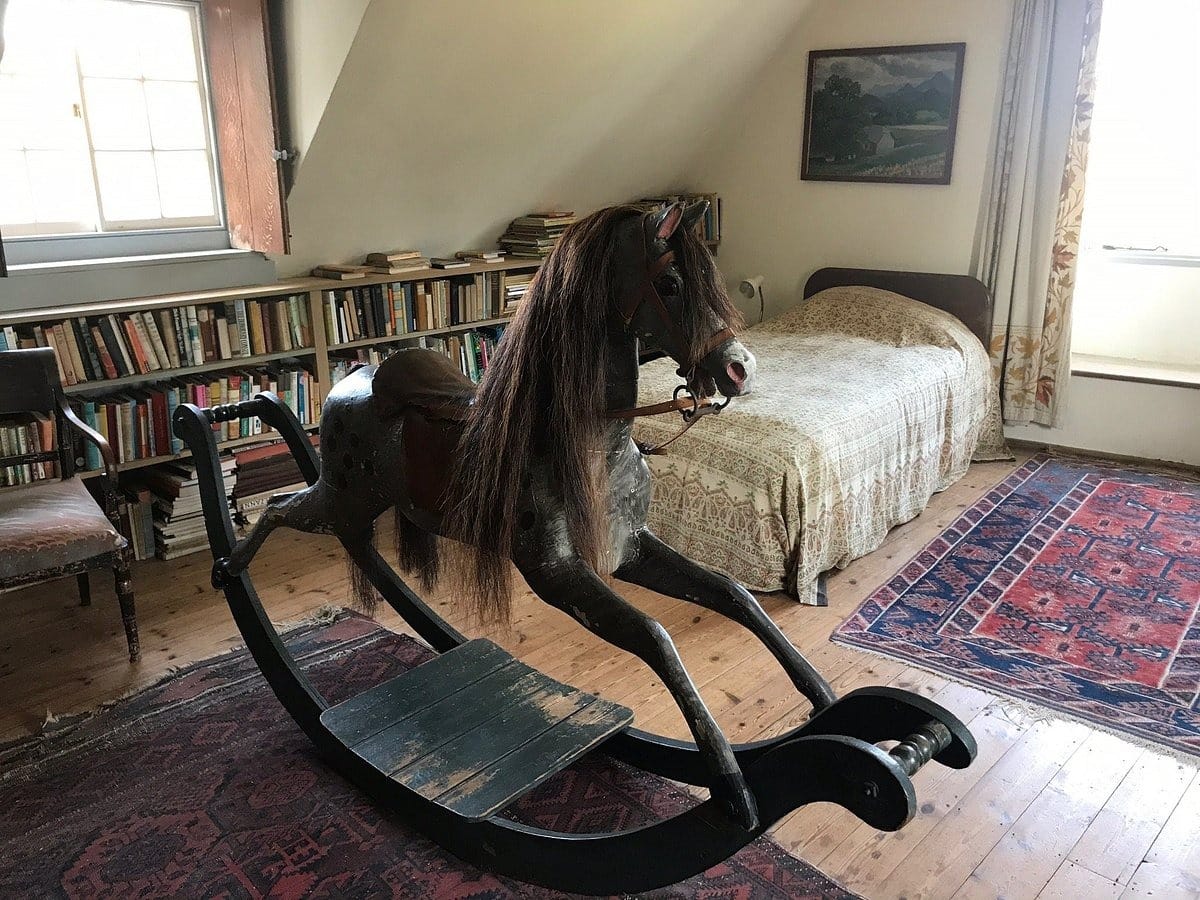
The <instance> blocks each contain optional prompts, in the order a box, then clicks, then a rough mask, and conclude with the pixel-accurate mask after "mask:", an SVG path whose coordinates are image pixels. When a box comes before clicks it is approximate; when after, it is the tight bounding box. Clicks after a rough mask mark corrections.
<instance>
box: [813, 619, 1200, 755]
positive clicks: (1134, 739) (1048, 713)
mask: <svg viewBox="0 0 1200 900" xmlns="http://www.w3.org/2000/svg"><path fill="white" fill-rule="evenodd" d="M829 640H830V642H831V643H834V644H837V645H838V646H840V647H847V648H849V649H851V650H857V651H858V652H859V653H865V654H866V655H867V656H875V657H878V658H879V659H886V660H889V661H890V662H898V663H901V664H903V665H906V666H912V667H913V668H914V669H918V670H920V671H922V672H927V673H929V674H930V675H937V676H939V677H941V678H945V679H947V680H949V681H952V682H954V683H955V684H961V685H963V686H964V687H969V688H972V689H973V690H977V691H979V692H980V693H982V694H987V695H988V696H989V697H991V698H993V702H992V703H989V704H988V705H987V706H986V707H985V708H984V711H986V710H988V709H992V708H993V707H994V708H996V709H997V710H999V711H1000V712H1002V713H1004V715H1005V716H1007V717H1008V720H1009V722H1011V723H1012V724H1014V725H1017V726H1020V727H1023V728H1027V729H1028V728H1032V727H1033V726H1034V725H1036V724H1037V723H1038V722H1055V721H1059V722H1072V723H1074V724H1076V725H1083V726H1085V727H1087V728H1094V729H1096V731H1100V732H1103V733H1104V734H1108V735H1111V736H1112V737H1115V738H1120V739H1121V740H1123V741H1127V742H1129V743H1130V744H1133V745H1134V746H1135V747H1140V748H1141V749H1143V750H1149V751H1151V752H1153V753H1161V754H1162V755H1163V756H1168V757H1170V758H1171V759H1174V760H1175V761H1176V762H1178V763H1183V764H1185V765H1190V766H1197V765H1200V756H1196V755H1195V754H1192V753H1188V752H1187V751H1186V750H1179V749H1177V748H1175V747H1168V746H1167V745H1165V744H1160V743H1158V742H1156V741H1152V740H1150V739H1149V738H1144V737H1141V736H1139V735H1136V734H1130V733H1129V732H1127V731H1122V730H1120V729H1119V728H1114V727H1113V726H1111V725H1105V724H1104V723H1102V722H1095V721H1093V720H1091V719H1088V718H1086V717H1085V716H1080V715H1077V714H1075V713H1070V712H1067V711H1065V710H1060V709H1055V708H1054V707H1052V706H1042V705H1041V704H1039V703H1034V702H1033V701H1032V700H1023V699H1021V698H1019V697H1013V696H1011V695H1009V694H999V693H996V691H994V690H989V689H988V688H985V687H983V686H981V685H978V684H975V683H974V682H972V681H968V680H966V679H964V678H962V677H959V676H957V675H956V674H955V673H953V672H946V671H944V670H942V669H938V668H936V667H934V666H932V665H922V664H921V663H918V662H914V661H912V660H911V659H904V658H902V657H899V656H892V655H891V654H890V653H883V652H882V651H879V650H874V649H872V648H870V647H862V646H859V645H858V644H856V643H854V642H852V641H847V640H845V639H841V638H839V637H837V636H836V635H833V634H831V635H830V636H829ZM950 712H954V710H950ZM982 714H983V711H981V712H980V715H982Z"/></svg>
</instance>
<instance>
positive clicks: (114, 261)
mask: <svg viewBox="0 0 1200 900" xmlns="http://www.w3.org/2000/svg"><path fill="white" fill-rule="evenodd" d="M253 253H254V251H253V250H196V251H191V252H188V253H152V254H147V255H145V256H112V257H108V258H106V259H68V260H63V261H62V262H42V263H25V264H20V265H10V266H9V267H8V275H9V277H10V278H14V277H15V278H19V277H21V276H22V275H50V274H53V273H56V272H93V271H96V270H98V269H123V268H133V267H142V266H169V265H176V264H179V263H192V262H233V261H236V260H238V259H245V258H247V257H249V256H251V255H253Z"/></svg>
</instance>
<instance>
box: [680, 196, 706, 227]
mask: <svg viewBox="0 0 1200 900" xmlns="http://www.w3.org/2000/svg"><path fill="white" fill-rule="evenodd" d="M706 212H708V201H707V200H697V201H696V202H695V203H689V204H688V208H687V209H685V210H684V211H683V227H684V228H688V229H691V228H693V227H695V225H696V223H697V222H699V221H700V220H701V219H702V218H704V214H705V213H706Z"/></svg>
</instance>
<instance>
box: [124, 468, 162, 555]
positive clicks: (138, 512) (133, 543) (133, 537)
mask: <svg viewBox="0 0 1200 900" xmlns="http://www.w3.org/2000/svg"><path fill="white" fill-rule="evenodd" d="M122 487H123V491H122V497H121V501H120V506H119V508H118V512H119V514H120V517H121V533H122V534H123V535H125V537H126V538H127V539H128V540H129V549H130V551H131V552H132V553H133V558H134V559H151V558H152V557H153V556H154V495H153V494H152V493H151V492H150V489H149V488H147V487H145V486H144V485H137V484H128V485H123V486H122Z"/></svg>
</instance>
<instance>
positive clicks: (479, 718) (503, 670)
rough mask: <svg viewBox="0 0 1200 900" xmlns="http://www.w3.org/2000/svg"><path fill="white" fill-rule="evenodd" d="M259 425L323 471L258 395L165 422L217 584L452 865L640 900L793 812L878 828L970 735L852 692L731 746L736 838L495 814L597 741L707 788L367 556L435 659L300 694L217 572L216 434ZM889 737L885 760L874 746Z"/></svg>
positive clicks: (289, 690)
mask: <svg viewBox="0 0 1200 900" xmlns="http://www.w3.org/2000/svg"><path fill="white" fill-rule="evenodd" d="M249 416H259V417H260V418H261V419H262V420H263V421H264V422H266V423H267V424H269V425H271V426H273V427H274V428H276V429H278V431H279V432H280V434H281V435H282V437H283V438H284V439H285V440H286V441H287V443H288V447H289V449H290V450H291V452H292V454H293V455H294V456H295V458H296V461H297V463H298V464H299V466H300V471H301V473H302V474H303V475H304V477H305V478H306V479H307V480H308V482H309V483H310V484H312V483H313V482H315V481H316V480H317V478H318V476H319V472H320V468H319V467H320V463H319V460H318V457H317V454H316V452H315V451H314V450H313V448H312V446H311V445H310V444H309V443H308V440H307V439H306V435H305V434H304V431H303V430H302V428H301V426H300V423H299V422H298V421H297V420H296V418H295V416H294V415H293V414H292V412H291V410H290V409H288V408H287V407H286V406H284V405H283V404H282V403H281V402H279V400H278V399H277V398H276V397H274V396H273V395H271V394H259V395H258V396H256V397H255V398H254V399H253V400H249V401H245V402H242V403H237V404H233V405H231V406H223V407H215V408H213V409H199V408H197V407H195V406H191V405H185V406H181V407H179V409H177V410H176V412H175V417H174V423H173V424H174V429H175V433H176V435H178V436H179V437H180V438H181V439H182V440H183V441H184V442H185V443H187V445H188V447H189V448H190V449H191V451H192V455H193V457H194V458H195V461H196V467H197V473H198V477H199V481H200V493H201V500H202V503H203V506H204V517H205V523H206V526H207V529H208V538H209V543H210V544H211V546H212V552H213V558H214V561H215V563H216V565H215V566H214V575H215V578H214V582H216V583H217V585H216V586H218V587H220V588H222V589H223V590H224V591H225V596H226V598H227V600H228V601H229V608H230V610H231V611H232V613H233V618H234V620H235V622H236V623H237V626H238V628H239V629H240V630H241V632H242V636H243V637H244V638H245V641H246V647H247V649H248V650H249V651H250V653H251V654H252V655H253V656H254V658H255V660H256V661H257V662H258V665H259V667H260V668H261V669H262V672H263V675H264V676H265V677H266V679H267V681H268V683H269V684H270V685H271V688H272V690H273V691H274V692H275V695H276V697H278V698H279V701H280V702H281V703H282V704H283V705H284V707H285V708H286V709H287V711H288V713H289V714H290V715H291V716H292V718H294V719H295V720H296V723H297V724H298V725H299V726H300V728H301V729H302V730H303V731H304V732H305V734H307V735H308V737H309V738H310V739H311V740H312V741H313V743H314V744H315V745H316V746H317V748H318V749H319V750H320V751H321V753H322V754H323V755H324V756H325V757H326V759H327V760H328V761H329V763H330V764H331V765H332V766H333V767H334V768H335V769H337V770H338V771H339V772H341V773H342V774H343V775H345V776H346V777H347V778H349V779H351V780H352V781H354V782H355V783H356V784H357V785H359V787H360V788H361V789H362V790H364V791H365V792H366V793H367V794H368V795H370V796H371V797H373V798H374V799H375V800H377V801H378V802H380V803H384V804H387V805H388V806H390V807H392V808H394V809H395V810H396V811H398V812H399V813H400V814H401V815H403V816H404V817H405V819H406V820H407V821H408V822H409V823H410V824H411V825H412V827H414V828H417V829H418V830H420V831H421V832H423V833H424V834H426V835H428V836H429V837H430V838H431V839H433V840H435V841H437V842H438V843H439V844H441V845H442V846H443V847H445V848H446V849H448V850H449V851H450V852H452V853H454V854H455V855H456V856H459V857H460V858H462V859H464V860H467V861H468V862H470V863H473V864H474V865H477V866H479V867H481V868H484V869H487V870H490V871H493V872H497V873H500V874H503V875H507V876H511V877H513V878H518V879H521V880H524V881H529V882H533V883H536V884H541V885H545V886H547V887H551V888H555V889H558V890H564V891H575V892H579V893H586V894H617V893H633V892H639V891H647V890H652V889H654V888H657V887H662V886H664V885H668V884H673V883H675V882H677V881H681V880H683V879H685V878H689V877H691V876H692V875H695V874H697V873H699V872H703V871H704V870H705V869H708V868H710V867H712V866H713V865H716V864H717V863H719V862H722V861H723V860H725V859H728V858H729V857H730V856H732V855H733V854H734V853H736V852H737V851H738V850H739V849H741V848H742V847H743V846H745V845H746V844H748V843H749V842H750V841H752V840H754V839H755V838H756V837H758V836H759V835H760V834H762V833H763V832H764V831H766V830H767V828H768V827H770V826H771V825H773V824H774V823H775V822H778V821H779V820H780V819H781V818H782V817H783V816H785V815H787V814H788V813H790V812H792V811H793V810H795V809H798V808H799V807H801V806H804V805H806V804H808V803H815V802H819V801H827V802H832V803H837V804H839V805H841V806H843V807H845V808H846V809H848V810H850V811H851V812H853V813H854V814H855V815H856V816H858V817H859V818H860V819H862V820H863V821H864V822H866V823H868V824H870V825H872V826H873V827H875V828H879V829H881V830H885V831H893V830H896V829H898V828H900V827H902V826H903V825H904V824H905V823H907V822H908V821H909V819H911V818H912V816H913V814H914V813H915V811H916V796H915V794H914V791H913V786H912V781H911V779H910V776H911V775H913V774H914V773H915V772H916V771H917V770H918V769H919V768H920V767H921V766H922V765H924V764H925V763H926V762H928V761H929V760H930V759H932V760H934V761H936V762H938V763H940V764H942V765H946V766H950V767H953V768H965V767H966V766H967V765H969V764H970V763H971V761H972V760H973V759H974V758H975V740H974V738H973V737H972V736H971V733H970V732H969V731H968V730H967V728H966V726H965V725H963V724H962V722H960V721H959V720H958V719H957V718H955V716H954V715H952V714H951V713H950V712H948V711H947V710H945V709H943V708H942V707H940V706H938V705H937V704H936V703H933V702H932V701H930V700H927V699H925V698H923V697H920V696H918V695H916V694H911V693H909V692H907V691H901V690H896V689H893V688H862V689H859V690H857V691H853V692H851V693H849V694H847V695H846V696H844V697H842V698H841V699H839V700H837V701H836V702H834V703H833V705H832V706H830V707H828V708H827V709H825V710H823V711H822V712H821V713H819V714H818V715H816V716H814V717H813V718H811V719H810V720H809V721H808V722H806V723H805V724H804V725H802V726H800V727H798V728H795V729H793V730H792V731H789V732H788V733H786V734H782V735H779V736H778V737H775V738H771V739H770V740H765V741H757V742H754V743H749V744H740V745H735V748H734V751H735V754H736V756H737V759H738V762H739V764H740V765H741V767H742V770H743V772H744V774H745V776H746V779H747V781H748V783H749V785H750V788H751V790H752V791H753V793H754V796H755V799H756V800H757V803H758V811H759V818H760V822H761V825H760V826H759V827H758V828H756V829H754V830H751V831H747V830H745V829H743V828H741V827H740V826H738V825H737V824H736V823H734V822H732V821H731V820H730V819H729V818H728V817H727V816H726V815H725V813H724V812H723V808H722V807H721V805H720V804H719V803H718V802H717V801H715V800H707V801H704V802H698V803H697V804H696V805H695V806H694V807H692V808H690V809H688V810H686V811H684V812H682V813H680V814H679V815H676V816H674V817H672V818H669V819H665V820H663V821H660V822H655V823H653V824H651V825H647V826H644V827H642V828H635V829H631V830H629V831H623V832H618V833H608V834H564V833H557V832H549V831H545V830H542V829H539V828H534V827H531V826H527V825H522V824H519V823H517V822H513V821H511V820H509V819H505V818H502V817H501V815H500V813H501V812H502V810H503V808H504V807H505V806H507V805H508V804H509V803H511V802H512V801H513V800H515V799H516V798H517V797H519V796H521V795H522V794H524V793H525V792H527V791H529V790H531V789H532V788H533V787H534V786H536V785H537V784H540V783H541V782H542V781H544V780H545V779H546V778H547V777H549V776H550V775H552V774H554V773H555V772H557V771H560V770H561V769H562V768H564V767H565V766H567V765H569V764H570V763H571V762H573V761H574V760H576V759H578V758H579V757H580V756H581V755H583V754H584V753H587V752H589V751H591V750H593V749H596V748H597V747H600V748H601V752H604V753H606V754H608V755H610V756H613V757H616V758H618V759H622V760H625V761H626V762H629V763H631V764H632V765H634V766H637V767H639V768H641V769H644V770H646V771H649V772H654V773H657V774H659V775H663V776H665V777H667V778H671V779H674V780H677V781H682V782H686V783H689V784H696V785H705V784H707V779H708V772H707V769H706V768H705V766H704V764H703V761H702V760H701V758H700V753H699V751H698V750H697V748H696V745H695V744H693V743H691V742H688V741H678V740H673V739H670V738H665V737H661V736H659V735H654V734H649V733H647V732H643V731H639V730H637V729H634V728H630V727H628V724H629V722H630V721H631V719H632V714H631V713H630V712H629V710H627V709H625V708H624V707H621V706H618V705H617V704H614V703H609V702H607V701H604V700H600V699H598V698H596V697H593V696H591V695H589V694H585V693H583V692H582V691H578V690H577V689H575V688H572V687H570V686H569V685H563V684H561V683H559V682H556V681H554V680H553V679H551V678H549V677H547V676H545V675H543V674H542V673H540V672H537V671H536V670H534V669H530V668H529V667H528V666H525V665H524V664H523V663H520V662H519V661H517V660H514V659H513V658H512V657H511V656H509V655H508V654H507V653H505V652H504V651H503V650H501V649H500V648H499V647H496V646H495V645H494V644H491V643H490V642H487V641H468V640H467V638H466V637H465V636H463V635H462V634H460V633H459V632H458V631H457V630H455V629H454V628H453V626H451V625H450V624H449V623H447V622H446V621H445V620H443V619H442V618H441V617H440V616H438V615H437V614H436V613H435V612H433V610H431V609H430V608H429V607H428V606H427V605H426V604H425V603H424V602H423V601H422V600H421V598H420V597H418V596H417V595H416V594H414V593H413V592H412V591H411V590H410V589H409V587H408V586H407V585H406V584H405V583H404V582H403V581H401V580H400V579H399V578H398V577H397V576H396V573H395V572H394V571H393V570H392V568H391V567H390V566H389V565H388V564H387V563H386V562H385V561H384V560H383V559H382V557H380V555H379V554H378V553H377V552H375V551H374V550H370V551H368V552H366V553H362V554H358V555H356V556H354V557H353V559H354V562H355V563H356V564H357V565H358V566H359V567H360V568H361V569H362V570H363V572H364V573H365V574H366V576H367V577H368V578H369V579H370V581H371V582H372V583H373V584H374V586H375V588H376V589H377V590H378V591H379V593H380V594H381V595H382V596H383V598H384V600H386V601H387V602H388V603H389V604H390V605H391V606H392V608H393V609H395V610H396V612H397V613H398V614H399V615H400V616H401V617H402V618H403V619H404V620H405V621H406V622H407V623H408V624H409V626H410V627H411V628H412V629H413V630H414V631H415V632H416V633H417V634H418V635H420V636H421V637H422V638H423V639H424V640H425V641H426V642H427V643H428V644H429V645H430V646H431V647H432V648H433V649H434V650H436V651H438V652H439V653H440V654H442V655H441V656H440V657H438V658H436V659H434V660H432V661H430V662H428V663H425V664H424V665H421V666H418V667H417V668H415V669H413V670H411V671H410V672H408V673H405V674H404V675H401V676H398V677H397V678H394V679H392V680H390V681H388V682H385V683H384V684H382V685H379V686H378V687H376V688H373V689H371V690H370V691H367V692H365V693H364V694H362V695H360V696H358V697H355V698H353V699H351V700H349V701H346V702H345V703H341V704H337V705H336V706H331V705H330V704H329V703H327V702H326V701H325V699H324V698H323V697H321V695H320V694H319V693H317V691H316V690H315V689H314V688H313V686H312V685H311V684H310V683H309V681H308V679H307V678H306V677H305V675H304V673H303V671H301V669H300V667H299V666H298V665H297V664H296V661H295V660H294V659H293V658H292V656H291V654H290V653H289V652H288V650H287V648H286V647H285V646H284V644H283V642H282V641H281V640H280V638H279V635H278V634H277V633H276V631H275V629H274V627H273V626H272V625H271V622H270V619H269V618H268V617H267V615H266V613H265V612H264V610H263V608H262V605H261V603H260V602H259V598H258V595H257V594H256V593H255V590H254V586H253V585H252V584H251V581H250V576H249V574H248V573H244V574H242V575H240V576H237V577H233V578H228V577H222V575H221V572H222V569H221V566H220V560H222V559H224V558H225V557H226V556H228V555H229V553H230V551H231V550H232V549H233V546H234V543H235V540H236V539H235V536H234V531H233V525H232V522H231V519H230V515H229V508H228V504H227V502H226V499H225V494H224V490H223V486H222V480H221V470H220V463H219V461H218V453H217V444H216V439H215V436H214V432H213V430H212V424H213V423H214V422H222V421H229V420H232V419H238V418H244V417H249ZM883 741H898V742H899V743H898V744H897V745H896V746H894V747H893V748H892V749H891V750H890V751H888V750H884V749H882V748H880V747H878V746H876V744H877V742H883Z"/></svg>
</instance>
